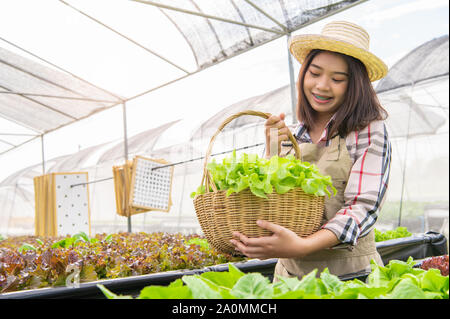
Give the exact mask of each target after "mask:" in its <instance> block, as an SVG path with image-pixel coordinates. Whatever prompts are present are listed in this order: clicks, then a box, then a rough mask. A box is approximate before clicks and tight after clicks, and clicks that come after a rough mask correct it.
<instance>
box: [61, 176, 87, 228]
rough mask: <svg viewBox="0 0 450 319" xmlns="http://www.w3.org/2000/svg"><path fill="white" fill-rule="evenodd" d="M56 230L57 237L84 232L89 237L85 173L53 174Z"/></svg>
mask: <svg viewBox="0 0 450 319" xmlns="http://www.w3.org/2000/svg"><path fill="white" fill-rule="evenodd" d="M54 178H55V180H54V181H55V200H56V203H55V204H56V230H57V234H58V236H65V235H73V234H76V233H79V232H81V231H82V232H85V233H86V234H88V235H90V212H89V189H88V185H87V184H83V185H78V186H74V187H71V185H76V184H80V183H87V182H88V174H87V173H83V172H82V173H58V174H55V176H54Z"/></svg>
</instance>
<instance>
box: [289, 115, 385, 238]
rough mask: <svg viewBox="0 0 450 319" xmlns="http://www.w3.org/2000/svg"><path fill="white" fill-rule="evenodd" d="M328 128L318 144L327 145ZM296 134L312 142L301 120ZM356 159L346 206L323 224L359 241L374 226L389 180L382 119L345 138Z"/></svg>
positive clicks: (337, 232)
mask: <svg viewBox="0 0 450 319" xmlns="http://www.w3.org/2000/svg"><path fill="white" fill-rule="evenodd" d="M331 121H332V120H330V122H329V123H328V125H327V127H326V129H325V130H324V132H323V133H322V136H321V138H320V140H319V142H318V143H317V145H319V146H322V147H327V146H328V145H329V142H330V140H327V129H328V128H329V126H330V123H331ZM294 136H295V137H296V139H297V141H298V142H299V143H312V140H311V137H310V136H309V134H308V132H307V131H306V129H305V127H304V126H303V125H302V123H300V124H299V125H298V127H297V128H296V130H295V133H294ZM345 142H346V145H347V150H348V152H349V154H350V157H351V159H352V161H353V166H352V169H351V171H350V176H349V179H348V183H347V186H346V188H345V191H344V201H345V202H344V206H342V208H341V209H340V210H339V211H338V212H337V213H336V216H335V217H333V218H332V219H330V220H329V221H328V222H327V223H326V224H324V225H323V226H322V228H325V229H328V230H330V231H332V232H333V233H334V234H335V235H336V236H337V238H338V239H339V240H340V241H341V242H342V243H344V244H350V245H356V243H357V240H358V238H359V237H364V236H365V235H367V234H368V233H369V232H370V231H371V230H372V229H373V227H374V224H375V222H376V220H377V217H378V213H379V210H380V208H381V205H382V204H383V202H384V199H385V195H386V190H387V187H388V181H389V171H390V164H391V143H390V142H389V138H388V133H387V130H386V125H385V124H384V122H383V121H374V122H372V123H370V124H369V125H368V126H367V127H366V128H365V129H363V130H361V131H354V132H351V133H350V134H348V135H347V137H346V138H345Z"/></svg>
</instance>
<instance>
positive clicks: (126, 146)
mask: <svg viewBox="0 0 450 319" xmlns="http://www.w3.org/2000/svg"><path fill="white" fill-rule="evenodd" d="M122 110H123V116H122V118H123V149H124V157H125V164H126V162H127V161H128V134H127V106H126V104H125V102H123V103H122ZM127 218H128V232H129V233H131V215H130V216H128V217H127Z"/></svg>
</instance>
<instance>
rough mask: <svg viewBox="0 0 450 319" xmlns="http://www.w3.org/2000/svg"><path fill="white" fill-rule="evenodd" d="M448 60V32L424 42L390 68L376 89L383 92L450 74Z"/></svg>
mask: <svg viewBox="0 0 450 319" xmlns="http://www.w3.org/2000/svg"><path fill="white" fill-rule="evenodd" d="M448 61H449V50H448V34H447V35H444V36H441V37H439V38H436V39H432V40H430V41H428V42H426V43H424V44H422V45H421V46H419V47H418V48H416V49H415V50H413V51H411V52H410V53H409V54H407V55H406V56H405V57H403V58H402V59H401V60H400V61H398V62H397V63H396V64H395V65H394V66H392V67H391V68H390V70H389V74H388V75H387V76H386V77H385V78H383V79H382V80H380V81H379V82H378V85H377V87H376V91H377V93H382V92H385V91H389V90H394V89H397V88H401V87H405V86H414V85H416V84H417V83H420V82H422V81H426V80H431V79H434V78H437V77H441V76H448V65H449V62H448Z"/></svg>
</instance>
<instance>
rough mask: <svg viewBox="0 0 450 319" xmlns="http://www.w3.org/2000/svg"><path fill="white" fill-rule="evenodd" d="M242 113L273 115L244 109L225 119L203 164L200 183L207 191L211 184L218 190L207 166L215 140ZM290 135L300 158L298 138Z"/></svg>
mask: <svg viewBox="0 0 450 319" xmlns="http://www.w3.org/2000/svg"><path fill="white" fill-rule="evenodd" d="M242 115H254V116H259V117H262V118H265V119H268V118H269V117H270V116H271V114H270V113H264V112H259V111H253V110H247V111H242V112H238V113H236V114H234V115H231V116H230V117H228V118H227V119H225V121H223V123H222V124H221V125H220V126H219V128H218V129H217V131H216V133H215V134H214V135H213V136H212V137H211V140H210V142H209V146H208V150H207V151H206V156H205V163H204V165H203V177H202V182H201V184H200V185H203V183H205V192H206V193H209V187H210V186H211V188H212V189H213V191H214V192H217V187H216V184H215V183H214V182H213V180H212V177H211V173H210V172H209V171H208V169H207V168H206V166H207V165H208V160H209V157H210V156H211V151H212V147H213V144H214V140H215V139H216V137H217V135H219V133H220V132H221V131H222V129H223V128H224V127H225V126H226V125H227V124H228V123H230V122H231V121H232V120H234V119H236V118H238V117H240V116H242ZM288 137H289V140H290V141H291V142H292V145H293V147H294V151H295V156H296V157H297V158H298V159H299V158H300V147H299V146H298V143H297V140H296V139H295V137H294V136H293V135H292V133H291V131H290V130H289V131H288Z"/></svg>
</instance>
